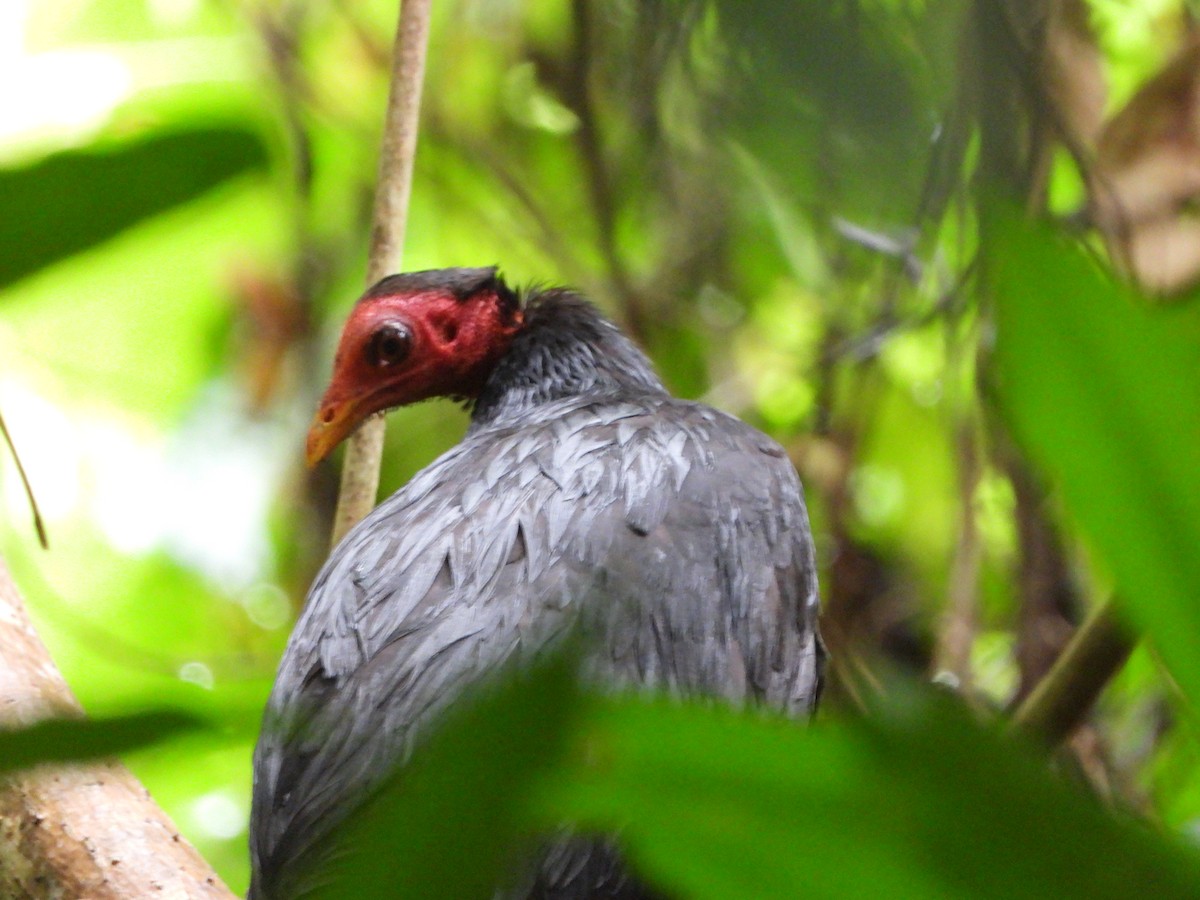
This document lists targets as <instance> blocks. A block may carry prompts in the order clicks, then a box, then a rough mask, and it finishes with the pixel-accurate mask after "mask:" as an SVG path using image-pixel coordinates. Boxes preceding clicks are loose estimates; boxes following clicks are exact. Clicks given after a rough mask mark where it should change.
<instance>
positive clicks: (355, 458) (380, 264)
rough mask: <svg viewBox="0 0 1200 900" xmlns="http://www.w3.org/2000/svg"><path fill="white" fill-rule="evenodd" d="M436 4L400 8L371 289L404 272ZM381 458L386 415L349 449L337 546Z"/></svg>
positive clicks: (428, 0)
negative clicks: (431, 21)
mask: <svg viewBox="0 0 1200 900" xmlns="http://www.w3.org/2000/svg"><path fill="white" fill-rule="evenodd" d="M431 5H432V0H402V3H401V6H400V21H399V24H398V25H397V26H396V45H395V50H394V52H393V58H392V82H391V90H390V93H389V95H388V106H387V115H386V118H385V120H384V128H383V147H382V149H381V151H380V155H379V179H378V181H377V182H376V186H375V216H374V224H373V225H372V227H371V251H370V256H369V258H368V260H367V285H368V286H370V285H372V284H374V283H375V282H376V281H378V280H379V279H381V278H383V277H384V276H385V275H387V274H389V273H391V272H396V271H399V269H400V259H401V251H402V249H403V247H404V226H405V222H406V220H407V218H408V198H409V196H410V194H411V193H412V170H413V158H414V156H415V155H416V150H417V124H418V118H419V113H420V109H421V82H422V80H423V79H424V76H425V51H426V47H427V45H428V43H429V40H428V38H429V14H430V7H431ZM382 458H383V417H382V416H373V417H371V418H370V419H368V420H367V421H366V422H364V423H363V424H362V426H361V427H360V428H359V429H358V431H357V432H355V434H354V435H353V436H352V437H351V438H350V440H349V442H348V443H347V446H346V457H345V462H344V463H343V464H342V484H341V490H340V491H339V493H338V505H337V512H336V513H335V514H334V520H333V544H334V545H336V544H337V543H338V541H340V540H341V539H342V538H343V537H344V536H345V534H346V532H347V531H349V530H350V528H351V527H352V526H353V525H354V524H355V523H356V522H358V520H359V519H361V518H362V517H363V516H365V515H366V514H367V513H369V512H370V511H371V510H372V509H373V508H374V506H375V495H376V493H377V492H378V490H379V466H380V461H381V460H382Z"/></svg>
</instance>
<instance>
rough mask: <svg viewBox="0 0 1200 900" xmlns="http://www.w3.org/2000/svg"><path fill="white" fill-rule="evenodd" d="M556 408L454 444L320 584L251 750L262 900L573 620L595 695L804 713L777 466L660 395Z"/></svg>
mask: <svg viewBox="0 0 1200 900" xmlns="http://www.w3.org/2000/svg"><path fill="white" fill-rule="evenodd" d="M557 406H561V408H560V409H548V410H547V416H546V417H544V418H542V419H541V421H540V424H539V423H533V424H526V425H521V426H516V427H508V428H495V429H491V430H482V431H479V432H476V433H473V434H471V435H469V436H468V438H467V439H466V440H465V441H464V442H463V443H462V444H460V445H458V446H457V447H455V448H454V449H452V450H451V451H449V452H448V453H446V454H445V455H443V456H442V457H441V458H440V459H438V460H437V461H436V462H434V463H433V464H432V465H430V466H429V467H428V468H426V469H425V470H423V471H422V472H420V473H418V475H417V476H415V477H414V478H413V480H412V481H411V482H410V483H409V484H408V485H407V486H406V487H405V488H403V489H402V490H400V491H399V492H397V493H396V494H395V495H393V496H392V497H391V498H390V499H389V500H387V501H386V502H384V503H383V504H382V505H381V506H380V507H379V508H378V509H376V510H375V511H374V512H373V513H372V514H371V515H370V516H368V517H367V519H365V520H364V521H363V522H362V523H361V524H360V525H359V526H358V527H356V528H355V529H354V530H353V531H352V532H351V533H350V534H349V535H348V536H347V538H346V539H345V540H344V541H343V542H342V544H341V545H339V547H338V548H337V549H336V550H335V551H334V553H333V555H332V556H331V558H330V560H329V561H328V563H327V564H326V566H325V567H324V569H323V570H322V572H321V573H320V574H319V575H318V577H317V579H316V581H315V582H314V584H313V587H312V590H311V591H310V594H309V598H308V602H307V604H306V606H305V609H304V612H303V613H302V615H301V618H300V621H299V622H298V623H297V626H296V629H295V631H294V632H293V635H292V638H291V640H290V642H289V644H288V648H287V651H286V652H285V654H284V658H283V661H282V662H281V664H280V670H279V676H278V679H277V681H276V685H275V689H274V690H273V692H272V695H271V699H270V701H269V704H268V709H267V715H266V721H265V724H264V732H263V736H262V738H261V739H260V742H259V745H258V748H257V749H256V753H255V772H256V780H255V785H254V809H253V813H252V819H253V821H252V829H251V833H252V835H253V836H254V837H253V846H252V853H253V856H254V860H255V866H254V868H255V872H256V881H257V883H258V888H257V890H258V893H259V895H260V896H270V895H272V894H274V892H275V890H278V891H279V893H280V895H283V896H286V895H287V894H288V893H289V891H294V890H295V886H294V885H286V884H285V879H286V877H287V873H288V872H289V871H290V870H291V869H293V868H294V867H293V866H292V865H291V864H292V863H293V862H294V861H295V860H297V859H299V858H301V857H302V856H303V855H304V854H306V853H310V852H312V851H313V850H314V848H315V847H316V846H318V845H319V843H320V841H321V839H322V838H323V837H324V836H325V835H326V834H327V833H328V829H329V826H330V823H332V822H333V821H335V820H336V819H337V817H338V816H339V815H340V814H343V813H344V812H345V811H346V809H347V805H348V804H350V803H353V802H354V801H355V800H357V799H358V798H359V797H361V793H362V791H364V790H365V789H367V788H368V787H370V786H371V785H372V784H373V783H374V781H375V780H376V779H377V778H378V777H379V776H380V775H381V774H383V773H385V772H386V771H388V769H389V768H390V766H391V765H393V764H394V763H396V762H398V761H403V760H404V759H406V758H407V757H408V755H409V754H410V753H411V751H412V748H413V746H414V745H415V744H416V743H417V742H418V741H419V740H420V738H421V736H422V735H423V733H424V731H425V729H426V728H427V726H428V723H429V722H430V721H431V720H432V719H433V718H434V717H435V716H436V715H437V714H438V713H440V712H441V711H442V710H443V709H444V708H445V707H446V706H447V705H448V704H449V703H451V702H452V701H453V700H454V699H455V697H457V696H458V694H459V693H461V691H462V690H463V689H464V688H465V687H466V686H467V685H469V684H470V683H471V682H473V681H475V680H477V679H478V678H479V677H481V676H482V675H484V674H486V673H487V672H490V671H493V670H495V669H496V668H497V667H499V666H501V665H502V664H503V663H504V662H506V661H507V660H510V659H516V660H522V659H527V658H528V657H530V656H532V655H534V654H536V653H538V652H539V651H541V650H542V649H544V648H545V647H546V646H547V644H549V643H551V642H553V641H554V640H555V639H556V638H557V637H558V636H560V635H563V634H565V633H566V632H567V631H568V630H569V629H570V628H571V627H572V626H573V624H574V623H575V621H576V618H577V617H578V616H583V618H584V620H585V631H587V633H589V634H590V635H592V637H594V639H595V640H594V642H593V643H591V644H590V645H589V646H590V647H591V648H592V649H591V650H590V651H589V653H590V656H589V659H588V660H587V666H588V668H589V670H590V672H591V674H592V676H593V677H594V678H595V679H596V680H597V681H599V682H600V683H603V684H609V685H616V686H622V685H641V684H650V685H655V686H660V687H665V688H668V689H670V690H674V691H678V692H680V693H683V694H718V695H721V696H724V697H727V698H728V699H730V700H733V701H735V702H742V701H747V700H754V701H757V702H762V703H765V704H767V705H769V706H771V707H774V708H776V709H779V710H782V711H785V712H787V713H790V714H796V715H799V714H804V713H806V712H807V711H809V710H811V708H812V707H813V705H814V704H815V702H816V698H817V694H818V691H819V686H820V685H819V680H820V662H821V658H820V657H821V648H820V643H819V638H818V637H817V633H816V612H817V607H816V603H817V600H816V575H815V569H814V563H813V551H812V545H811V536H810V532H809V528H808V522H807V514H806V512H805V509H804V502H803V497H802V494H801V492H800V485H799V481H798V479H797V478H796V474H795V470H794V469H793V468H792V466H791V465H790V463H788V461H787V459H786V457H784V455H783V453H782V450H780V449H779V447H778V446H777V445H776V444H774V443H773V442H771V441H770V440H769V439H767V438H766V437H764V436H763V435H761V434H760V433H758V432H757V431H755V430H753V429H751V428H750V427H749V426H746V425H744V424H743V423H741V422H739V421H738V420H736V419H733V418H731V417H728V416H725V415H723V414H721V413H718V412H716V411H714V410H711V409H709V408H707V407H704V406H701V405H699V404H693V403H686V402H682V401H677V400H671V399H669V398H661V397H654V398H648V399H646V400H645V401H642V402H621V403H609V404H598V403H596V402H594V401H593V402H591V403H580V402H579V401H574V402H572V403H564V404H557ZM560 855H561V854H560ZM558 862H559V865H557V866H556V867H555V868H557V869H559V870H561V871H574V870H575V869H577V868H580V867H581V866H582V865H583V864H582V863H578V864H568V862H564V861H563V860H562V859H560V860H559V861H558ZM268 883H269V884H271V885H273V886H277V887H275V888H274V889H272V891H271V893H267V891H266V888H265V885H266V884H268Z"/></svg>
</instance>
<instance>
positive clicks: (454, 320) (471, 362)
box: [306, 291, 521, 466]
mask: <svg viewBox="0 0 1200 900" xmlns="http://www.w3.org/2000/svg"><path fill="white" fill-rule="evenodd" d="M393 323H394V324H399V325H403V326H404V327H405V328H406V329H407V330H408V332H409V334H410V335H411V343H410V345H409V351H408V355H407V356H406V357H404V358H403V359H402V360H400V361H398V362H395V363H392V364H390V365H379V364H378V363H377V362H376V361H375V360H374V359H373V354H372V352H371V347H372V339H373V338H374V337H375V335H376V334H377V333H378V332H379V330H380V329H381V328H383V327H385V326H387V325H389V324H393ZM520 327H521V312H520V310H517V311H515V312H513V311H511V310H506V309H505V308H504V307H503V304H502V302H501V301H500V300H499V298H498V297H497V296H496V295H495V294H494V293H492V292H490V291H488V292H482V293H480V294H477V295H475V296H472V297H468V298H467V299H466V300H459V299H458V298H456V297H454V296H453V295H451V294H449V293H422V294H407V295H396V296H383V297H373V298H371V299H369V300H364V301H362V302H360V303H359V304H358V305H357V306H356V307H355V308H354V311H353V312H351V314H350V318H349V319H347V321H346V325H345V327H344V328H343V329H342V337H341V340H340V341H339V342H338V350H337V355H336V356H335V357H334V361H333V378H332V379H331V381H330V382H329V387H328V388H327V389H326V391H325V396H324V397H323V398H322V399H321V405H320V406H319V407H318V409H317V414H316V417H315V418H314V419H313V422H312V426H311V427H310V428H309V431H308V441H307V446H306V455H307V457H308V464H309V465H310V466H312V465H316V464H317V463H318V462H320V461H321V460H322V459H324V458H325V457H326V456H327V455H328V454H329V453H330V451H331V450H333V448H334V447H336V446H337V445H338V444H340V443H341V442H342V441H343V440H344V439H345V438H346V437H348V436H349V435H350V433H351V432H353V431H354V429H355V428H357V427H358V426H359V424H360V423H361V422H362V421H363V420H364V419H365V418H367V417H368V416H370V415H371V414H373V413H377V412H380V411H382V410H385V409H392V408H394V407H397V406H405V405H407V404H409V403H417V402H419V401H421V400H428V399H430V398H431V397H465V398H474V397H477V396H478V395H479V392H480V390H481V389H482V388H483V384H484V382H485V381H486V380H487V376H488V373H490V372H491V370H492V367H493V366H495V364H496V361H497V360H498V359H499V358H500V357H501V356H502V355H503V354H504V352H505V350H507V349H508V345H509V343H510V342H511V341H512V337H513V335H514V334H516V332H517V331H518V330H520Z"/></svg>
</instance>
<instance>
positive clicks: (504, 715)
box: [303, 655, 581, 900]
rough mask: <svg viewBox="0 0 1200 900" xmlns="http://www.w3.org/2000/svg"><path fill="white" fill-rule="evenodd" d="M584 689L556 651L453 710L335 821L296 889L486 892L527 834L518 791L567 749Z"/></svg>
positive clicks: (334, 894)
mask: <svg viewBox="0 0 1200 900" xmlns="http://www.w3.org/2000/svg"><path fill="white" fill-rule="evenodd" d="M580 699H581V698H580V697H579V695H578V692H577V689H576V687H575V680H574V678H573V676H572V673H571V666H570V664H569V663H568V662H567V657H566V656H565V655H560V656H556V657H554V658H552V659H550V660H549V661H548V662H547V663H544V664H542V665H541V666H540V667H538V668H535V669H534V670H533V671H531V672H529V673H527V674H525V675H522V676H520V677H514V678H511V679H509V680H507V681H503V682H501V683H500V684H499V685H491V686H489V689H488V690H486V691H484V692H483V693H482V694H480V695H477V696H476V697H474V698H473V699H471V700H468V701H467V702H466V703H464V704H463V705H462V706H461V707H457V708H455V709H454V710H453V711H452V712H451V714H450V716H449V717H448V720H447V721H446V722H445V723H444V724H443V726H442V727H441V728H440V729H439V730H438V732H437V733H436V735H434V736H433V737H432V738H431V739H430V741H429V743H428V745H426V746H425V747H424V748H423V749H422V750H421V751H419V752H418V753H417V755H416V758H415V759H414V760H413V762H412V763H411V764H410V765H409V766H407V767H405V768H404V769H403V770H402V771H400V772H398V773H397V774H396V775H395V776H393V777H392V779H391V780H390V781H389V782H388V783H386V784H385V785H384V787H383V788H382V789H381V790H379V791H378V792H377V793H376V794H374V795H373V796H372V797H371V798H370V799H369V800H368V801H367V802H366V803H365V804H364V805H363V806H362V807H361V808H360V809H359V810H358V811H357V812H356V813H355V814H354V815H353V816H351V817H350V818H349V820H348V821H347V822H346V824H345V825H344V826H343V827H342V828H341V829H340V831H339V832H338V833H337V835H336V836H335V838H334V839H333V842H332V851H331V853H330V854H329V857H328V859H329V860H332V862H329V861H323V862H322V863H320V864H319V865H320V868H319V869H318V870H317V871H314V872H312V873H311V874H312V879H311V883H310V884H316V883H318V882H319V886H318V887H312V886H309V887H308V892H307V893H303V896H305V897H309V896H312V897H329V898H342V897H420V898H422V900H438V898H446V900H468V898H471V897H479V898H489V897H492V896H493V891H494V889H495V886H496V885H497V884H501V883H503V882H504V881H505V879H506V878H508V877H510V876H511V875H512V874H513V868H514V865H515V864H516V863H517V862H518V861H519V860H520V858H521V851H522V849H523V848H526V847H527V846H528V844H529V841H530V839H531V838H530V835H531V832H530V830H529V829H528V827H527V824H528V818H527V816H526V815H525V814H524V812H525V801H526V798H527V796H528V794H529V792H530V791H531V790H532V785H533V783H534V780H535V779H536V778H537V777H540V776H542V775H543V774H544V773H545V772H546V771H547V770H549V769H550V768H551V767H553V766H554V765H556V764H558V762H559V760H560V759H561V757H562V756H563V754H564V751H565V746H566V742H567V736H568V724H569V723H570V720H571V718H572V716H573V715H574V713H575V712H576V711H577V709H578V708H579V705H580V702H579V701H580ZM324 859H325V858H324V857H323V860H324Z"/></svg>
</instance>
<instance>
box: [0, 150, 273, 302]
mask: <svg viewBox="0 0 1200 900" xmlns="http://www.w3.org/2000/svg"><path fill="white" fill-rule="evenodd" d="M266 161H267V153H266V149H265V148H264V146H263V144H262V141H261V140H260V138H259V137H258V135H256V134H255V133H254V132H253V131H250V130H248V129H247V128H244V127H192V128H188V129H180V130H177V131H171V132H167V133H159V134H154V135H151V136H149V137H144V138H141V139H139V140H137V141H131V142H128V143H123V144H119V145H115V146H108V145H104V146H98V147H89V148H84V149H80V150H70V151H65V152H62V153H56V154H54V155H51V156H47V157H44V158H42V159H39V160H37V161H36V162H34V163H32V164H29V165H27V166H24V167H22V168H14V169H5V170H0V287H3V286H4V285H6V284H9V283H11V282H13V281H16V280H17V279H19V278H22V277H24V276H26V275H29V274H31V273H33V272H36V271H37V270H38V269H41V268H43V267H45V266H48V265H50V264H51V263H54V262H57V261H58V260H60V259H63V258H64V257H67V256H70V255H72V254H74V253H78V252H79V251H81V250H85V249H87V248H88V247H92V246H94V245H96V244H99V243H100V242H102V241H104V240H106V239H108V238H110V237H112V236H113V235H115V234H117V233H118V232H120V231H121V230H123V229H125V228H128V227H129V226H131V225H133V224H135V223H137V222H140V221H142V220H143V219H146V218H149V217H150V216H153V215H155V214H157V213H160V212H163V211H165V210H168V209H170V208H172V207H174V206H178V205H179V204H182V203H186V202H187V201H189V200H191V199H193V198H195V197H197V196H199V195H200V194H203V193H204V192H206V191H208V190H210V189H211V188H213V187H215V186H216V185H218V184H220V183H222V182H224V181H227V180H228V179H230V178H232V177H234V176H235V175H239V174H241V173H243V172H246V171H247V170H250V169H254V168H260V167H262V166H264V165H265V164H266Z"/></svg>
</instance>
